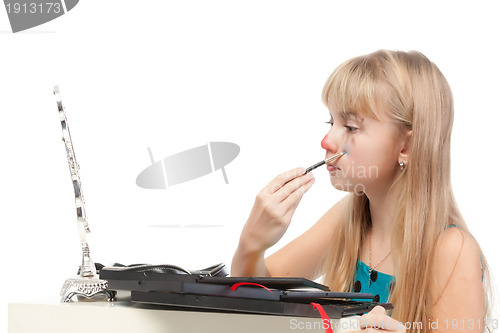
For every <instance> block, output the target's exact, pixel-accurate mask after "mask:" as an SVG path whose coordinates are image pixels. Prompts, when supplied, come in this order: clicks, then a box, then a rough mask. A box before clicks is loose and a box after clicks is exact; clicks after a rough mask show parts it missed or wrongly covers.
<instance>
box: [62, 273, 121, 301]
mask: <svg viewBox="0 0 500 333" xmlns="http://www.w3.org/2000/svg"><path fill="white" fill-rule="evenodd" d="M75 295H76V296H82V297H85V298H93V297H94V296H97V295H104V296H105V297H106V299H107V300H108V302H112V301H114V300H115V295H116V293H115V292H114V291H112V290H109V289H108V281H106V280H101V279H98V278H95V277H81V276H76V277H74V278H69V279H67V280H66V282H64V285H63V287H62V289H61V302H64V303H67V302H71V299H72V298H73V297H74V296H75Z"/></svg>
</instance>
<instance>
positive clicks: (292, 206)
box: [283, 178, 315, 220]
mask: <svg viewBox="0 0 500 333" xmlns="http://www.w3.org/2000/svg"><path fill="white" fill-rule="evenodd" d="M314 181H315V179H314V178H311V179H310V180H309V181H308V182H307V183H306V184H304V185H303V186H302V187H300V188H299V189H297V190H296V191H294V192H293V193H291V194H290V195H289V196H288V197H287V198H285V200H283V204H285V206H286V205H287V204H288V205H289V207H286V208H285V209H286V213H285V216H286V218H288V219H290V220H291V219H292V215H293V214H294V213H295V210H296V209H297V206H298V205H299V203H300V200H302V196H303V195H304V193H306V192H307V191H308V190H309V189H310V188H311V186H313V184H314Z"/></svg>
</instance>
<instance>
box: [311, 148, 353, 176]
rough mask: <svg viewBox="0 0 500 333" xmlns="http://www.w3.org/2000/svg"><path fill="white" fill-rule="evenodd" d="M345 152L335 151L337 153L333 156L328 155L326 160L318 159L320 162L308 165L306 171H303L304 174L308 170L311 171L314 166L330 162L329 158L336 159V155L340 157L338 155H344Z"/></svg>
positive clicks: (317, 166)
mask: <svg viewBox="0 0 500 333" xmlns="http://www.w3.org/2000/svg"><path fill="white" fill-rule="evenodd" d="M345 153H346V152H345V151H344V152H341V153H337V154H335V155H333V156H330V157H328V158H327V159H326V160H323V161H320V162H318V163H316V164H314V165H312V166H310V167H309V168H307V169H306V172H304V175H305V174H306V173H308V172H311V171H313V170H314V169H316V168H319V167H320V166H322V165H323V164H325V163H328V162H330V161H331V160H333V159H336V158H337V157H340V156H342V155H344V154H345Z"/></svg>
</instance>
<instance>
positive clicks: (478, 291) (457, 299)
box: [431, 228, 485, 332]
mask: <svg viewBox="0 0 500 333" xmlns="http://www.w3.org/2000/svg"><path fill="white" fill-rule="evenodd" d="M434 264H435V270H436V273H437V274H436V280H435V282H434V284H433V285H432V288H431V293H432V295H431V296H432V299H433V301H434V306H433V309H432V317H433V318H432V319H431V320H432V321H433V322H434V323H437V324H436V325H435V326H438V327H436V328H437V331H439V332H482V331H483V328H484V327H483V325H484V323H483V318H484V311H485V309H484V305H483V295H484V291H483V285H482V269H481V260H480V251H479V246H478V245H477V243H476V241H475V240H474V238H472V236H470V235H469V234H467V233H466V232H464V231H463V230H461V229H460V228H449V229H447V230H446V231H445V232H444V234H443V236H442V237H441V239H440V240H439V243H438V248H437V252H436V256H435V260H434Z"/></svg>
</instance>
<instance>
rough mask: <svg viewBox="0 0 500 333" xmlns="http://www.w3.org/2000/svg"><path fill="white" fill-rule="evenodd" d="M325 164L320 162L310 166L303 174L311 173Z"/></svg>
mask: <svg viewBox="0 0 500 333" xmlns="http://www.w3.org/2000/svg"><path fill="white" fill-rule="evenodd" d="M325 163H326V162H325V161H321V162H318V163H316V164H314V165H312V166H310V167H309V168H307V169H306V172H304V174H306V173H308V172H311V171H313V170H314V169H316V168H319V167H320V166H322V165H323V164H325Z"/></svg>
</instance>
